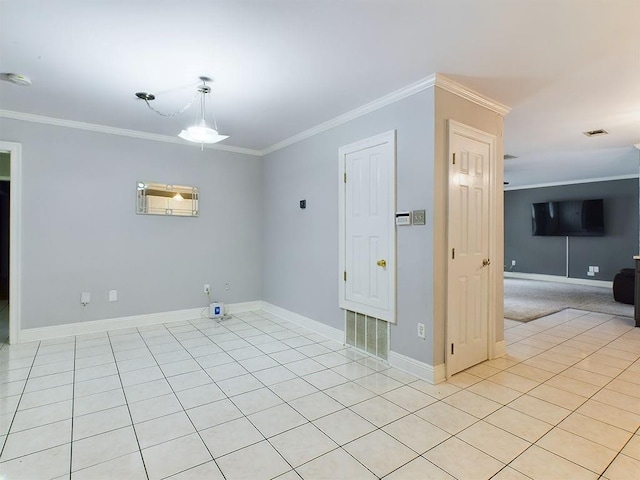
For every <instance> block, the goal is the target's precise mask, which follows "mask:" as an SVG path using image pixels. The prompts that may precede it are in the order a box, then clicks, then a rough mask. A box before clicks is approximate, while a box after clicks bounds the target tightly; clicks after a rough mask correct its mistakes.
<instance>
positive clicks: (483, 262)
mask: <svg viewBox="0 0 640 480" xmlns="http://www.w3.org/2000/svg"><path fill="white" fill-rule="evenodd" d="M487 265H491V260H489V259H488V258H485V259H484V260H482V266H483V267H486V266H487Z"/></svg>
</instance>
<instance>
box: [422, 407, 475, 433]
mask: <svg viewBox="0 0 640 480" xmlns="http://www.w3.org/2000/svg"><path fill="white" fill-rule="evenodd" d="M416 415H418V416H419V417H420V418H423V419H424V420H426V421H428V422H429V423H432V424H433V425H435V426H436V427H439V428H441V429H442V430H444V431H446V432H448V433H450V434H452V435H455V434H456V433H458V432H461V431H462V430H464V429H465V428H467V427H468V426H470V425H472V424H473V423H475V422H477V421H478V419H477V418H476V417H474V416H472V415H469V414H468V413H465V412H463V411H462V410H458V409H457V408H455V407H452V406H451V405H447V404H446V403H442V402H438V403H434V404H432V405H429V406H428V407H425V408H423V409H422V410H418V411H417V412H416Z"/></svg>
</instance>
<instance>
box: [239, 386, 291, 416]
mask: <svg viewBox="0 0 640 480" xmlns="http://www.w3.org/2000/svg"><path fill="white" fill-rule="evenodd" d="M231 401H232V402H233V403H234V404H235V406H236V407H238V408H239V409H240V411H241V412H242V413H243V414H245V415H251V414H252V413H256V412H259V411H260V410H264V409H266V408H271V407H275V406H276V405H279V404H281V403H282V400H281V399H280V397H278V396H277V395H276V394H275V393H273V392H272V391H271V390H269V389H268V388H259V389H258V390H252V391H251V392H247V393H243V394H240V395H236V396H235V397H232V398H231Z"/></svg>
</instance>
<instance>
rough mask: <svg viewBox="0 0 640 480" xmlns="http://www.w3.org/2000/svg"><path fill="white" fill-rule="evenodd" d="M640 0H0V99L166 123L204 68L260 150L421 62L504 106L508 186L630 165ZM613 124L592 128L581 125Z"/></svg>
mask: <svg viewBox="0 0 640 480" xmlns="http://www.w3.org/2000/svg"><path fill="white" fill-rule="evenodd" d="M638 19H640V1H638V0H606V1H604V0H519V1H509V0H483V1H478V0H414V1H406V0H386V1H374V0H358V1H356V0H340V1H337V0H336V1H329V0H298V1H294V0H287V1H284V0H272V1H270V0H254V1H244V0H228V1H210V0H208V1H207V0H202V1H201V0H182V1H179V0H174V1H169V0H164V1H163V0H152V1H146V0H137V1H136V0H128V1H116V0H113V1H100V0H56V1H52V0H40V1H37V0H0V32H1V33H0V72H5V73H6V72H15V73H20V74H24V75H27V76H28V77H30V78H31V80H32V81H33V85H32V86H31V87H18V86H16V85H12V84H9V83H7V82H0V109H4V110H11V111H18V112H23V113H29V114H37V115H44V116H48V117H56V118H62V119H67V120H75V121H81V122H89V123H95V124H100V125H107V126H112V127H118V128H124V129H131V130H137V131H143V132H150V133H157V134H164V135H171V136H174V135H176V134H177V133H178V132H179V131H180V130H181V129H182V128H183V127H185V126H186V125H188V124H191V123H192V122H193V120H194V119H195V115H196V110H197V109H196V108H192V109H190V110H189V111H187V112H185V113H184V114H182V115H181V116H178V117H176V118H173V119H167V118H162V117H159V116H157V115H155V114H153V113H152V112H151V111H149V110H148V109H147V108H146V107H145V105H144V104H143V103H142V102H141V101H140V100H137V99H136V98H135V96H134V93H135V92H138V91H141V90H142V91H147V92H152V93H155V94H156V95H157V100H156V101H154V106H155V107H156V108H158V109H162V110H164V111H173V110H178V109H179V108H180V107H182V106H183V105H184V104H185V103H186V102H187V101H188V99H189V98H190V97H191V95H192V94H193V93H194V92H195V85H196V84H197V83H198V81H197V78H198V77H199V76H201V75H208V76H211V77H214V79H215V82H214V84H213V100H214V106H215V113H216V117H217V120H218V126H219V129H220V132H221V133H224V134H227V135H230V138H229V139H228V140H226V141H225V142H224V143H225V144H228V145H234V146H238V147H246V148H251V149H257V150H263V149H266V148H268V147H269V146H271V145H273V144H276V143H278V142H281V141H282V140H285V139H287V138H288V137H291V136H293V135H295V134H298V133H300V132H302V131H304V130H307V129H309V128H312V127H314V126H316V125H318V124H321V123H323V122H325V121H328V120H330V119H332V118H334V117H336V116H338V115H340V114H343V113H345V112H347V111H349V110H352V109H354V108H357V107H359V106H361V105H363V104H366V103H368V102H371V101H373V100H375V99H377V98H379V97H382V96H384V95H385V94H388V93H389V92H392V91H394V90H397V89H400V88H402V87H404V86H406V85H408V84H411V83H413V82H416V81H418V80H420V79H422V78H424V77H427V76H429V75H431V74H432V73H435V72H439V73H442V74H444V75H446V76H448V77H449V78H452V79H453V80H456V81H458V82H460V83H462V84H463V85H465V86H467V87H469V88H471V89H473V90H476V91H478V92H480V93H482V94H484V95H486V96H488V97H491V98H493V99H495V100H497V101H499V102H501V103H503V104H506V105H508V106H510V107H511V108H512V111H511V113H510V114H509V115H508V116H507V119H506V125H505V151H506V153H509V154H512V155H516V156H518V158H517V159H514V160H507V161H506V162H505V175H506V179H507V180H508V181H510V182H511V185H510V186H517V185H523V184H532V183H544V182H549V181H564V180H576V179H580V178H593V177H610V176H613V175H629V174H638V172H639V168H640V167H639V162H640V153H639V151H638V150H636V149H634V148H633V145H634V144H636V143H640V28H639V27H638ZM598 128H604V129H607V130H609V131H610V134H609V135H607V136H604V137H594V138H587V137H586V136H584V135H582V133H581V132H583V131H586V130H593V129H598Z"/></svg>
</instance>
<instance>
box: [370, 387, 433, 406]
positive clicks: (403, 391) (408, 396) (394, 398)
mask: <svg viewBox="0 0 640 480" xmlns="http://www.w3.org/2000/svg"><path fill="white" fill-rule="evenodd" d="M382 397H384V398H386V399H387V400H389V401H391V402H393V403H395V404H396V405H399V406H400V407H402V408H404V409H405V410H408V411H410V412H415V411H416V410H420V409H421V408H424V407H426V406H428V405H431V404H432V403H435V402H436V401H437V400H436V399H435V398H433V397H431V396H429V395H427V394H426V393H423V392H421V391H419V390H416V389H415V388H413V387H411V386H409V385H405V386H403V387H400V388H396V389H395V390H391V391H390V392H387V393H385V394H384V395H382Z"/></svg>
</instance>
